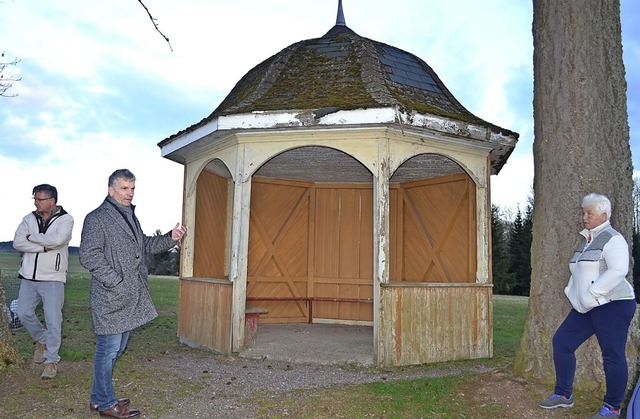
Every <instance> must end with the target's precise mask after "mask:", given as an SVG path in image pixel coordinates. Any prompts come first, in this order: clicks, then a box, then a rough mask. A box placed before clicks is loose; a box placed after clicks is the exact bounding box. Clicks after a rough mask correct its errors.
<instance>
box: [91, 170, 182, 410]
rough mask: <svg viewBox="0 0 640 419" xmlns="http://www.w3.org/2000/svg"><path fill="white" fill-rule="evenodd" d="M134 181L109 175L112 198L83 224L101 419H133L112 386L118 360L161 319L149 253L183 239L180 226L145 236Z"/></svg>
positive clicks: (94, 404)
mask: <svg viewBox="0 0 640 419" xmlns="http://www.w3.org/2000/svg"><path fill="white" fill-rule="evenodd" d="M135 181H136V178H135V176H134V175H133V173H131V172H130V171H129V170H127V169H119V170H116V171H115V172H113V173H112V174H111V176H110V177H109V184H108V196H107V197H106V198H105V200H104V202H103V203H102V204H101V205H100V206H99V207H98V208H97V209H95V210H94V211H92V212H90V213H89V214H88V215H87V217H86V218H85V220H84V225H83V228H82V238H81V242H80V263H81V264H82V266H84V267H85V268H87V269H88V270H89V272H90V273H91V291H90V298H89V307H90V310H91V318H92V321H93V331H94V333H95V334H96V353H95V357H94V375H93V389H92V392H91V400H90V405H89V406H90V409H91V410H92V411H99V412H100V414H101V416H105V417H114V418H133V417H136V416H139V415H140V411H139V410H138V409H130V408H129V406H130V400H129V399H126V398H121V399H117V398H116V396H115V389H114V387H113V382H112V373H113V367H114V366H115V362H116V358H117V357H118V356H120V355H121V354H122V353H123V352H124V350H125V349H126V347H127V341H128V339H129V334H130V332H131V331H132V330H133V329H135V328H137V327H139V326H142V325H143V324H145V323H148V322H149V321H151V320H153V319H154V318H156V317H157V315H158V313H157V312H156V309H155V306H154V304H153V301H152V300H151V295H150V294H149V285H148V283H147V274H148V272H147V263H146V258H147V254H150V253H160V252H163V251H168V250H169V249H170V248H171V247H173V246H175V245H176V244H177V243H178V242H179V241H180V240H181V239H182V237H183V236H184V234H185V232H186V228H185V227H184V226H181V225H180V224H179V223H178V224H176V226H175V227H174V228H173V230H171V231H170V232H169V233H167V234H165V235H162V236H153V237H151V236H145V235H144V233H143V232H142V228H141V227H140V223H139V221H138V218H137V217H136V216H135V212H134V211H135V206H134V205H131V201H132V199H133V195H134V191H135Z"/></svg>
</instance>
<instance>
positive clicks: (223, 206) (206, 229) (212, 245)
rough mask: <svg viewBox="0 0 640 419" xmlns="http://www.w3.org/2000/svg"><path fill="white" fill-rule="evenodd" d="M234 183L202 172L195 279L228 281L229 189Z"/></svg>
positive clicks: (197, 208) (199, 192) (197, 197)
mask: <svg viewBox="0 0 640 419" xmlns="http://www.w3.org/2000/svg"><path fill="white" fill-rule="evenodd" d="M230 187H231V181H230V180H229V179H226V178H224V177H222V176H218V175H216V174H214V173H211V172H207V171H203V172H202V173H201V174H200V176H199V177H198V181H197V185H196V188H197V189H196V194H197V195H196V221H195V222H196V228H193V229H190V234H195V237H194V252H193V276H194V277H197V278H218V279H221V278H226V279H229V272H228V266H227V263H226V262H227V234H228V231H229V229H228V222H229V211H228V203H229V188H230Z"/></svg>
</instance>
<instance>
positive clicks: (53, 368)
mask: <svg viewBox="0 0 640 419" xmlns="http://www.w3.org/2000/svg"><path fill="white" fill-rule="evenodd" d="M57 373H58V366H57V365H56V364H54V363H49V364H44V371H42V375H41V376H40V378H44V379H47V378H53V377H55V376H56V374H57Z"/></svg>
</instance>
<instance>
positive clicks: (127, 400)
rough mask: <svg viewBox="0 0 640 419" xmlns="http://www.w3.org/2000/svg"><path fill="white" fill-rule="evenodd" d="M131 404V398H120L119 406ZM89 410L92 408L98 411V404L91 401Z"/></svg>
mask: <svg viewBox="0 0 640 419" xmlns="http://www.w3.org/2000/svg"><path fill="white" fill-rule="evenodd" d="M130 404H131V400H129V399H118V406H119V407H129V405H130ZM89 410H91V411H92V412H96V413H97V412H98V404H97V403H96V404H94V403H91V402H89Z"/></svg>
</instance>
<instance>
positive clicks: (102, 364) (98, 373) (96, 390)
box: [91, 332, 129, 410]
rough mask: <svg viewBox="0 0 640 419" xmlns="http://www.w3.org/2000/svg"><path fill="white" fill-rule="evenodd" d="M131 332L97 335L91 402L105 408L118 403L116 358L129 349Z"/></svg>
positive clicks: (99, 408)
mask: <svg viewBox="0 0 640 419" xmlns="http://www.w3.org/2000/svg"><path fill="white" fill-rule="evenodd" d="M128 340H129V332H124V333H121V334H118V335H96V355H95V357H94V359H93V389H92V390H91V403H94V404H97V405H98V410H105V409H108V408H110V407H112V406H115V405H116V404H117V403H118V399H117V398H116V392H115V389H114V388H113V380H112V376H113V367H115V365H116V359H117V358H118V357H119V356H120V355H122V353H123V352H124V351H125V349H127V341H128Z"/></svg>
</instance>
